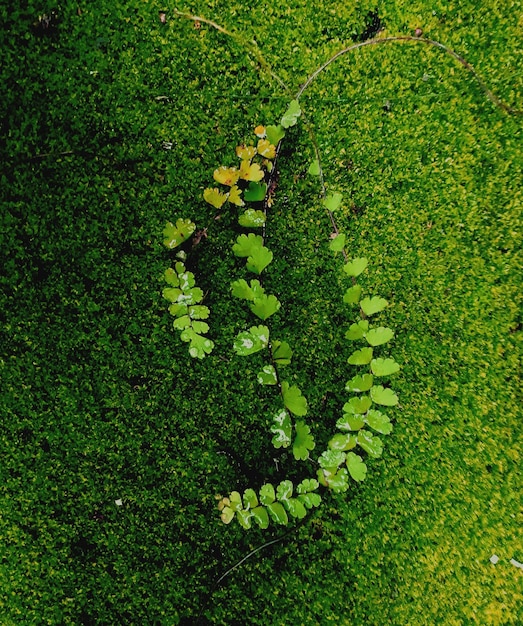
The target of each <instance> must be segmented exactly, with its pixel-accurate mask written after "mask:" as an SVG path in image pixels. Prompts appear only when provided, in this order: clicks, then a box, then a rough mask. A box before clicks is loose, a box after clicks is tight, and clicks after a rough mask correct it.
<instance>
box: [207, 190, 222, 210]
mask: <svg viewBox="0 0 523 626" xmlns="http://www.w3.org/2000/svg"><path fill="white" fill-rule="evenodd" d="M203 199H204V200H205V201H206V202H208V203H209V204H212V205H213V207H216V208H217V209H219V208H220V207H221V206H222V205H223V203H224V202H225V201H226V200H227V196H226V195H225V194H224V193H221V191H220V190H219V189H216V187H214V188H213V189H210V188H209V189H204V190H203Z"/></svg>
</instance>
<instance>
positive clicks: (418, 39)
mask: <svg viewBox="0 0 523 626" xmlns="http://www.w3.org/2000/svg"><path fill="white" fill-rule="evenodd" d="M398 41H400V42H401V41H405V42H415V43H423V44H426V45H428V46H434V47H436V48H439V49H440V50H443V52H445V53H446V54H449V55H450V56H451V57H453V58H454V59H456V61H458V62H459V63H461V65H462V66H463V67H464V68H465V69H467V70H468V71H469V72H470V73H471V74H472V75H473V76H474V78H475V79H476V81H477V82H478V84H479V86H480V87H481V89H482V90H483V92H484V93H485V95H486V96H487V98H488V99H489V100H490V101H491V102H492V103H493V104H495V105H496V106H497V107H499V108H500V109H503V111H505V112H506V113H510V114H511V115H523V111H522V110H519V109H514V108H513V107H511V106H509V105H508V104H506V103H505V102H503V101H502V100H501V99H500V98H498V97H497V96H496V95H495V94H494V93H492V91H491V90H490V89H489V88H488V87H487V85H486V83H485V81H484V80H483V79H482V78H481V76H480V75H479V74H478V72H477V71H476V70H475V68H474V67H473V65H472V64H471V63H469V62H468V61H467V60H466V59H465V58H463V57H462V56H461V55H460V54H458V53H457V52H455V51H454V50H452V49H451V48H449V47H447V46H445V45H444V44H442V43H440V42H439V41H436V40H434V39H426V38H424V37H413V36H411V35H398V36H393V37H383V38H375V39H367V41H361V42H359V43H355V44H353V45H351V46H348V47H347V48H344V49H343V50H340V51H339V52H336V54H335V55H333V56H332V57H331V58H330V59H329V60H328V61H326V62H325V63H324V64H323V65H321V66H320V67H319V68H318V69H317V70H315V71H314V72H313V73H312V74H311V75H310V76H309V78H307V80H306V81H305V82H304V83H303V85H301V87H300V88H299V90H298V92H297V93H296V95H295V98H296V99H297V100H298V99H299V98H300V96H301V95H302V94H303V92H304V91H305V90H306V89H307V88H308V87H309V85H310V84H311V83H312V82H313V81H314V79H315V78H316V77H317V76H318V75H319V74H321V72H323V70H324V69H326V68H327V67H328V66H329V65H330V64H331V63H333V62H334V61H336V59H339V58H340V57H341V56H343V55H345V54H347V53H348V52H352V51H353V50H357V49H358V48H363V47H365V46H377V45H381V44H386V43H393V42H398Z"/></svg>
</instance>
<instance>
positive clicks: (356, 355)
mask: <svg viewBox="0 0 523 626" xmlns="http://www.w3.org/2000/svg"><path fill="white" fill-rule="evenodd" d="M371 360H372V348H362V349H361V350H356V352H353V353H352V354H351V355H350V357H349V359H348V361H347V362H348V363H349V365H367V364H368V363H370V362H371Z"/></svg>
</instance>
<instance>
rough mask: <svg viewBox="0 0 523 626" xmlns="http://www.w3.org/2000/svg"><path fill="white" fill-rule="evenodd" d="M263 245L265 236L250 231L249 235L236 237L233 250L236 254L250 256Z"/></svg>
mask: <svg viewBox="0 0 523 626" xmlns="http://www.w3.org/2000/svg"><path fill="white" fill-rule="evenodd" d="M262 247H263V237H262V236H261V235H255V234H254V233H249V234H247V235H240V236H239V237H238V238H237V239H236V243H235V244H234V245H233V247H232V251H233V252H234V254H235V255H236V256H239V257H248V256H251V254H252V253H253V252H254V251H255V250H258V249H259V248H262Z"/></svg>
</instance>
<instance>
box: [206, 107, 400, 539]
mask: <svg viewBox="0 0 523 626" xmlns="http://www.w3.org/2000/svg"><path fill="white" fill-rule="evenodd" d="M300 115H301V108H300V105H299V103H298V101H297V100H292V101H291V102H290V104H289V106H288V108H287V110H286V112H285V113H284V115H283V116H282V118H281V120H280V122H279V124H277V125H275V126H268V127H267V128H265V127H263V126H258V127H257V128H256V129H255V134H256V136H257V138H258V141H257V145H256V146H255V145H250V146H245V145H242V146H238V147H237V148H236V154H237V156H238V157H239V159H240V166H239V167H236V166H220V167H219V168H217V169H216V170H215V171H214V174H213V177H214V180H215V181H216V182H218V183H219V184H221V185H222V188H218V187H212V188H208V189H206V190H205V191H204V199H205V200H206V201H207V202H208V203H209V204H211V205H212V206H214V207H215V208H221V207H222V206H223V205H224V204H225V203H226V202H229V203H231V204H234V205H236V206H238V207H241V209H242V212H241V213H240V215H239V217H238V222H239V225H240V226H241V227H243V228H245V229H246V230H247V231H248V232H244V233H241V234H240V235H239V236H238V237H237V239H236V241H235V243H234V244H233V246H232V251H233V253H234V254H235V255H236V256H237V257H239V258H244V259H245V260H246V261H245V270H246V272H247V274H254V275H255V276H256V278H250V277H249V276H247V277H246V278H238V279H236V280H235V281H233V282H232V284H231V292H232V295H233V296H234V297H236V298H238V299H240V300H244V301H245V302H246V303H247V305H248V307H249V309H250V311H251V313H252V314H253V316H254V317H255V318H257V322H256V325H253V326H250V327H249V328H247V329H244V330H242V331H240V332H239V333H238V334H237V336H236V338H235V340H234V344H233V350H234V352H235V353H236V354H237V355H238V356H242V357H248V356H250V355H252V354H256V353H263V354H264V355H265V357H266V363H265V365H264V366H263V367H262V369H261V370H260V371H259V372H258V373H257V381H258V382H259V383H260V384H261V385H267V386H272V387H274V388H275V389H276V393H277V395H278V396H279V398H280V400H279V403H280V407H279V408H278V409H277V410H276V411H275V412H274V414H273V415H271V416H270V421H271V424H272V425H271V427H270V433H271V435H272V438H271V442H272V445H273V446H274V448H276V449H280V448H291V449H292V454H293V457H294V459H295V461H297V462H299V461H307V460H310V458H311V453H312V451H313V450H315V448H316V442H315V439H314V436H313V433H312V432H311V427H310V426H309V425H308V424H307V422H306V421H305V417H306V415H307V414H308V411H309V404H308V402H307V398H306V397H305V395H304V394H303V392H302V390H301V389H300V388H299V387H298V386H297V385H293V384H291V383H290V382H289V381H288V380H286V379H285V376H284V368H285V367H287V366H289V364H290V363H291V361H292V355H293V351H292V348H291V347H290V345H289V344H288V343H287V342H286V341H285V340H282V339H280V338H278V339H274V338H273V336H272V335H273V333H272V331H271V327H270V318H271V317H272V316H273V315H275V314H277V313H278V311H279V310H280V308H281V303H280V300H279V299H278V297H277V296H276V295H274V294H268V293H266V290H265V288H264V286H263V274H264V273H265V272H267V271H270V268H269V266H270V264H271V262H272V261H273V258H274V255H273V253H272V251H271V250H270V249H269V248H268V247H267V246H266V245H265V244H266V241H265V230H266V225H267V219H268V212H269V209H270V207H271V206H272V202H273V197H272V185H271V183H272V178H273V176H274V173H275V160H276V159H277V155H278V153H279V148H280V145H281V142H282V140H283V139H284V137H285V133H286V129H288V128H289V127H291V126H294V125H295V124H296V123H297V121H298V119H299V117H300ZM273 141H274V142H275V143H273ZM309 171H310V173H311V174H313V175H314V174H317V175H318V174H320V172H321V168H320V165H319V159H317V160H316V161H315V162H314V163H313V164H311V167H310V168H309ZM223 187H228V190H224V189H223ZM341 201H342V197H341V195H340V194H330V195H326V196H325V198H324V200H323V204H324V206H325V208H326V209H327V211H328V212H329V215H330V217H331V220H334V215H333V211H335V210H336V208H337V207H338V206H339V205H340V204H341ZM336 231H337V235H336V237H335V239H333V240H332V241H331V243H330V248H331V250H332V251H333V252H335V253H337V252H343V256H344V258H345V259H346V258H347V253H346V251H345V250H344V246H345V235H343V234H342V233H339V231H338V229H336ZM366 267H367V260H366V259H364V258H357V259H353V260H352V261H347V262H345V264H344V265H343V270H344V273H345V275H347V276H348V277H351V278H352V281H353V284H352V285H351V286H350V287H349V288H348V289H347V290H346V292H345V294H344V295H343V296H342V299H343V301H344V302H345V303H346V304H348V305H351V306H358V307H359V313H360V318H359V319H358V320H357V321H355V322H354V324H352V326H350V328H349V329H348V330H347V333H346V337H347V339H348V340H349V341H357V340H364V341H366V343H367V346H366V347H364V348H361V349H359V350H356V351H354V352H353V353H352V354H351V355H350V357H349V359H348V363H349V364H350V365H354V366H367V368H370V370H369V371H368V372H366V373H364V374H359V375H355V376H353V377H352V378H351V380H349V381H348V382H347V384H346V389H347V391H349V392H350V393H351V394H352V396H351V397H350V398H349V399H348V400H347V402H346V403H345V405H344V406H343V412H342V417H340V418H339V419H338V421H337V423H336V426H337V428H338V429H339V431H341V432H338V433H336V434H334V435H333V436H332V438H331V439H330V441H329V444H328V447H327V449H326V450H324V451H323V452H322V453H321V455H320V456H319V458H318V459H317V467H318V469H317V473H316V476H306V477H305V478H303V480H302V481H301V482H300V483H299V484H297V485H294V484H293V482H292V481H291V480H289V479H285V480H282V481H281V482H280V483H279V484H278V485H273V484H271V483H267V484H264V485H261V486H260V487H259V489H258V491H256V490H255V489H254V488H253V487H249V488H247V489H245V491H244V492H243V494H240V492H238V491H232V492H231V493H229V494H228V495H227V496H225V497H221V496H218V499H219V503H218V509H219V511H220V516H221V520H222V521H223V522H224V523H225V524H229V523H230V522H231V521H232V520H233V519H237V521H238V522H239V523H240V525H241V526H242V527H243V528H245V529H248V528H250V527H251V525H252V523H253V522H254V523H256V524H257V525H258V526H259V527H260V528H267V527H268V526H269V523H270V521H272V522H274V523H276V524H281V525H286V524H288V523H289V520H290V519H292V518H297V519H302V518H304V517H305V516H306V514H307V511H308V510H310V509H312V508H315V507H317V506H319V505H320V503H321V495H320V493H318V491H319V488H320V485H323V487H326V488H328V489H331V490H333V491H335V492H339V491H345V490H346V489H348V487H349V477H351V478H352V479H353V480H355V481H361V480H363V479H364V478H365V475H366V472H367V467H366V464H365V462H364V460H363V458H362V456H360V454H357V453H356V452H355V450H359V451H360V452H361V454H364V455H366V456H371V457H378V456H380V455H381V452H382V449H383V446H382V443H381V440H380V439H379V438H378V436H377V435H376V434H375V432H378V433H380V434H388V433H390V432H391V430H392V426H391V422H390V419H389V418H388V417H387V416H386V415H385V414H384V413H382V412H381V411H379V410H378V409H377V408H375V407H376V406H382V405H387V406H393V405H394V404H396V403H397V400H398V399H397V396H396V394H395V393H394V392H393V391H392V390H391V389H390V388H389V387H385V386H383V385H381V384H380V385H377V384H374V378H375V377H379V376H382V377H385V376H390V375H392V374H393V373H395V372H397V371H398V370H399V365H398V364H397V363H396V362H395V361H394V360H393V359H390V358H388V359H384V358H383V357H377V358H375V355H374V350H375V349H377V348H378V347H379V346H383V345H384V344H386V343H387V342H388V341H390V340H391V339H392V337H393V335H394V333H393V332H392V330H390V329H389V328H385V327H382V326H378V327H375V326H371V325H370V324H369V321H368V318H369V317H370V316H372V315H376V314H377V313H379V312H380V311H382V310H383V309H384V308H385V307H386V306H387V302H386V300H384V299H383V298H380V297H378V296H373V297H372V298H369V297H366V298H362V294H363V289H362V287H361V286H360V285H359V284H358V283H357V282H356V279H357V277H358V276H359V275H360V274H361V273H362V272H364V271H365V269H366ZM392 364H394V365H392ZM365 392H368V393H365Z"/></svg>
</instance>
